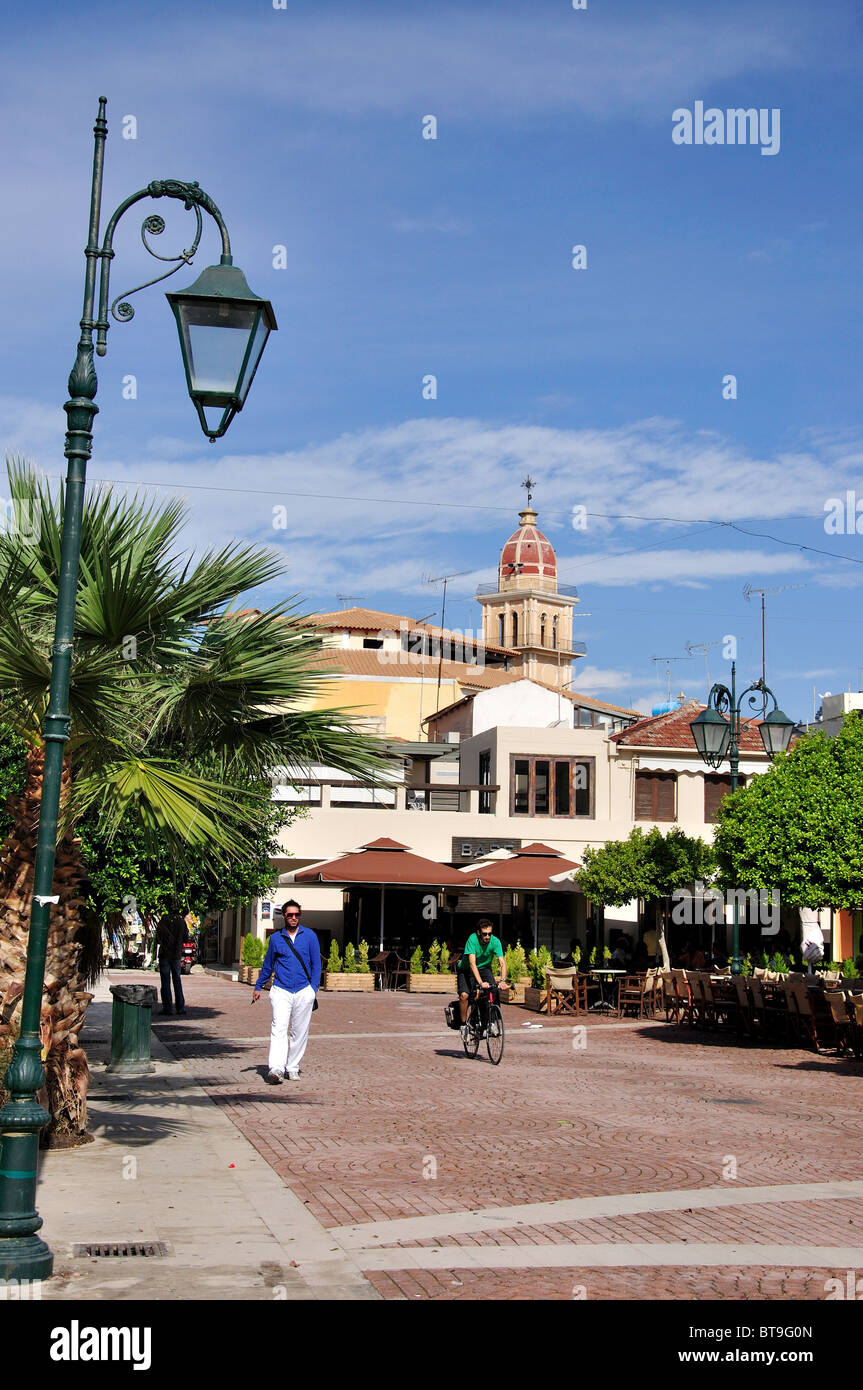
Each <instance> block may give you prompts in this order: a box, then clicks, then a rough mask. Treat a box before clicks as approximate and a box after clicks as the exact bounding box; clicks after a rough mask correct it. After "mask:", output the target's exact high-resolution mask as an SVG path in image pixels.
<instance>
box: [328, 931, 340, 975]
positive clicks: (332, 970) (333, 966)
mask: <svg viewBox="0 0 863 1390" xmlns="http://www.w3.org/2000/svg"><path fill="white" fill-rule="evenodd" d="M341 968H342V958H341V956H340V955H339V943H338V942H337V941H336V939H335V937H333V939H332V941H331V942H330V954H329V955H328V956H327V965H326V969H327V973H328V974H329V975H338V974H339V973H340V971H341Z"/></svg>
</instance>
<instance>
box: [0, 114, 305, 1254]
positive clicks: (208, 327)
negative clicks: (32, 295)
mask: <svg viewBox="0 0 863 1390" xmlns="http://www.w3.org/2000/svg"><path fill="white" fill-rule="evenodd" d="M106 108H107V99H106V98H105V97H100V98H99V113H98V115H97V117H96V122H95V125H94V127H93V134H94V153H93V174H92V180H91V192H90V224H89V235H88V238H87V246H86V248H85V251H84V257H85V274H84V303H83V313H82V316H81V320H80V328H81V336H80V339H79V341H78V349H77V353H76V356H75V362H74V365H73V367H72V371H71V373H70V375H69V400H67V401H66V404H65V406H64V407H63V408H64V410H65V411H66V415H67V421H68V427H67V433H66V444H65V451H64V452H65V455H66V459H67V472H66V487H65V498H64V510H63V532H62V543H61V552H60V571H59V584H58V595H57V616H56V623H55V629H54V643H53V647H52V662H51V684H50V693H49V698H48V707H47V711H46V714H45V717H44V719H43V722H42V733H43V737H44V740H45V762H44V773H43V780H42V799H41V807H40V817H39V832H38V840H37V846H36V862H35V873H34V885H33V901H32V906H31V913H30V928H29V935H28V942H27V966H26V973H25V977H24V991H23V998H22V1008H21V1021H20V1029H19V1035H18V1039H17V1041H16V1043H15V1047H14V1050H13V1053H12V1061H11V1063H10V1065H9V1067H8V1069H7V1071H6V1075H5V1078H4V1086H5V1089H6V1090H7V1092H8V1093H9V1099H8V1101H7V1103H6V1104H5V1105H4V1106H3V1107H2V1109H0V1280H8V1279H19V1280H20V1279H28V1280H36V1279H45V1278H48V1277H49V1276H50V1274H51V1272H52V1270H53V1255H52V1254H51V1251H50V1249H49V1247H48V1246H47V1245H46V1244H45V1242H44V1241H43V1240H41V1238H40V1237H39V1236H38V1235H37V1234H36V1232H37V1231H38V1230H39V1229H40V1227H41V1225H42V1219H41V1217H40V1216H39V1214H38V1212H37V1211H36V1206H35V1201H36V1167H37V1158H38V1145H39V1131H40V1129H41V1128H42V1127H43V1125H45V1124H47V1123H48V1121H49V1120H50V1118H51V1117H50V1115H49V1114H48V1113H47V1111H46V1110H44V1109H43V1107H42V1106H41V1105H40V1104H39V1102H38V1100H37V1092H38V1091H39V1089H40V1088H41V1087H42V1086H43V1085H44V1081H45V1075H44V1069H43V1066H42V1055H41V1040H40V1035H39V1023H40V1014H41V1005H42V992H43V986H44V974H45V959H46V952H47V944H48V928H49V913H50V906H51V904H52V903H55V902H57V901H58V899H57V897H56V896H55V895H54V894H52V886H53V877H54V858H55V847H56V843H57V829H58V822H59V812H60V783H61V775H62V771H63V754H64V749H65V744H66V741H67V739H68V738H69V731H70V718H69V682H70V674H71V668H72V645H73V635H74V626H75V601H76V591H77V582H78V569H79V561H80V552H81V523H82V516H83V507H84V484H85V479H86V468H87V460H88V459H89V457H90V451H91V446H92V440H93V419H94V416H95V415H96V414H97V413H98V409H99V408H98V406H97V405H96V403H95V398H96V391H97V387H98V379H97V376H96V370H95V365H94V360H93V346H94V344H93V334H94V332H95V335H96V344H95V350H96V354H97V355H98V356H100V357H103V356H104V355H105V352H106V350H107V334H108V328H109V321H108V299H109V282H110V270H111V262H112V260H113V259H114V254H115V253H114V250H113V237H114V231H115V228H116V226H117V223H118V222H119V221H120V218H121V217H122V216H123V214H124V213H125V212H127V211H128V209H129V208H131V207H133V206H134V205H135V204H136V203H138V202H140V201H141V200H142V199H144V198H175V199H179V200H181V201H182V202H183V205H184V207H185V208H186V210H187V211H192V212H194V214H195V219H196V230H195V236H194V238H193V240H192V243H191V244H190V246H189V247H188V248H187V249H186V250H184V251H181V252H180V254H179V255H178V256H162V255H160V253H159V252H157V251H155V250H154V249H153V247H152V246H151V245H150V244H149V242H148V240H147V237H148V235H150V236H157V235H160V234H161V233H162V232H163V231H164V228H165V222H164V219H163V218H162V217H160V216H159V215H158V214H151V215H150V216H148V217H146V218H145V219H144V223H143V226H142V228H141V239H142V241H143V243H144V246H145V248H146V249H147V251H148V252H149V253H150V255H152V256H154V257H155V258H156V259H158V260H162V261H165V262H169V263H170V264H171V269H170V270H167V271H166V272H165V273H164V274H163V275H159V276H157V277H156V278H155V279H154V280H150V281H148V282H147V285H152V284H156V283H158V282H159V281H160V280H163V279H165V278H167V276H169V275H172V274H174V273H175V271H177V270H179V269H180V267H181V266H183V265H189V264H190V263H191V261H192V258H193V257H194V255H195V252H196V251H197V249H198V244H199V241H200V238H201V231H202V218H201V211H202V210H203V211H205V212H206V213H208V214H209V216H210V217H212V218H213V220H214V221H215V223H216V225H217V227H218V230H219V233H220V235H221V240H222V254H221V258H220V262H219V265H218V266H208V267H207V268H206V269H205V270H204V271H203V273H202V274H201V275H200V276H199V278H198V280H197V281H196V282H195V284H194V285H192V286H191V287H190V288H189V289H188V290H186V291H181V292H180V293H176V294H171V295H168V296H167V298H168V301H169V303H170V305H171V308H172V310H173V312H174V316H175V319H176V322H177V327H178V329H179V334H180V347H181V352H182V356H183V364H184V367H185V371H186V381H187V386H188V390H189V395H190V396H191V398H192V402H193V404H194V406H195V409H196V410H197V412H198V418H199V420H200V422H201V426H202V428H203V430H204V433H205V434H206V435H207V436H208V438H209V439H210V440H211V441H215V440H216V439H218V438H220V437H221V436H222V435H223V434H224V433H225V431H226V430H227V428H228V426H229V424H230V423H231V420H232V419H233V418H234V415H235V414H236V413H237V412H238V411H240V410H242V408H243V405H244V404H245V400H246V397H247V395H248V391H249V387H250V386H251V383H252V379H253V378H254V375H255V371H256V370H257V367H258V363H259V362H260V359H261V354H262V353H263V350H264V347H265V345H266V342H267V338H268V337H269V334H270V332H271V331H272V330H273V329H275V328H276V327H277V325H276V319H275V315H274V313H273V309H272V305H271V304H270V303H269V301H268V300H265V299H261V298H259V297H258V296H257V295H255V294H253V293H252V291H251V290H250V289H249V286H248V284H247V283H246V279H245V276H244V275H243V272H242V271H241V270H240V269H239V268H238V267H236V266H234V264H233V258H232V256H231V243H230V238H229V236H228V231H227V228H226V226H225V222H224V219H223V217H222V214H221V213H220V211H219V209H218V208H217V206H216V204H215V203H214V202H213V200H212V198H210V196H209V195H208V194H207V193H205V192H204V191H203V189H201V188H200V187H199V186H198V184H197V183H185V182H182V181H181V180H179V179H158V180H154V181H153V182H152V183H149V184H148V185H147V187H146V188H143V189H140V190H139V191H138V192H137V193H133V194H132V195H131V197H129V198H126V199H125V201H124V202H122V203H121V204H120V206H119V207H118V208H117V210H116V212H115V213H114V214H113V216H112V217H111V218H110V220H109V222H108V224H107V226H106V229H105V236H104V239H103V240H102V242H101V243H100V241H99V224H100V218H101V202H102V177H103V164H104V151H105V140H106V138H107V134H108V123H107V120H106V116H105V112H106ZM100 264H101V274H100V277H99V278H100V284H99V301H98V317H96V318H94V309H95V307H96V278H97V267H99V266H100ZM147 285H140V286H138V287H137V288H138V289H145V288H146V287H147ZM136 292H137V290H130V291H127V292H126V293H127V294H129V295H131V294H134V293H136ZM110 312H111V314H112V316H113V317H114V319H115V320H116V321H117V322H120V323H122V322H126V321H128V320H129V319H131V318H132V317H133V316H134V309H133V308H132V306H131V305H130V304H129V303H128V299H126V298H124V297H122V296H118V297H117V298H116V299H115V300H114V301H113V303H112V304H111V307H110Z"/></svg>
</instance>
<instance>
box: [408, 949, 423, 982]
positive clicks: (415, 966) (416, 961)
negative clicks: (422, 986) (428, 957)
mask: <svg viewBox="0 0 863 1390" xmlns="http://www.w3.org/2000/svg"><path fill="white" fill-rule="evenodd" d="M409 969H410V973H411V974H412V975H421V974H422V973H423V948H422V946H417V948H416V950H415V951H414V953H413V955H412V956H411V960H410V967H409Z"/></svg>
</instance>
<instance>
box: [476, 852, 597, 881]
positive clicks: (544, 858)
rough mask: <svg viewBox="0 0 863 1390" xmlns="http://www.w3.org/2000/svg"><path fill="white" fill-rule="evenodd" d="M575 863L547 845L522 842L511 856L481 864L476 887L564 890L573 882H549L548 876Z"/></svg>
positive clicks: (575, 866)
mask: <svg viewBox="0 0 863 1390" xmlns="http://www.w3.org/2000/svg"><path fill="white" fill-rule="evenodd" d="M579 867H580V865H578V864H576V863H575V862H574V861H573V860H571V859H564V857H563V855H562V854H561V853H560V850H557V849H552V848H551V847H550V845H542V844H533V845H525V846H524V848H523V849H520V850H517V851H516V853H515V854H514V855H513V857H512V859H501V860H498V862H497V863H496V864H486V865H484V866H483V867H482V868H481V869H480V870H479V871H478V873H477V878H476V883H477V887H480V888H511V889H512V890H513V891H514V892H515V891H518V890H521V891H522V892H527V893H546V892H549V891H554V890H555V889H562V890H563V891H564V892H567V891H568V890H569V888H570V887H574V885H568V884H566V883H560V884H557V883H552V882H551V881H550V880H551V876H552V874H555V875H556V874H564V873H567V872H573V871H574V870H575V869H578V868H579Z"/></svg>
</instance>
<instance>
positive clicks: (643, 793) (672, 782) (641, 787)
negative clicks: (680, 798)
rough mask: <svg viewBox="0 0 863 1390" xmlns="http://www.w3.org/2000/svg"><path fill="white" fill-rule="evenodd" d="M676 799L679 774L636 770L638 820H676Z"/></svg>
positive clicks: (636, 812)
mask: <svg viewBox="0 0 863 1390" xmlns="http://www.w3.org/2000/svg"><path fill="white" fill-rule="evenodd" d="M676 801H677V774H676V773H675V772H636V774H635V819H636V820H657V821H659V820H674V819H675V814H676Z"/></svg>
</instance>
